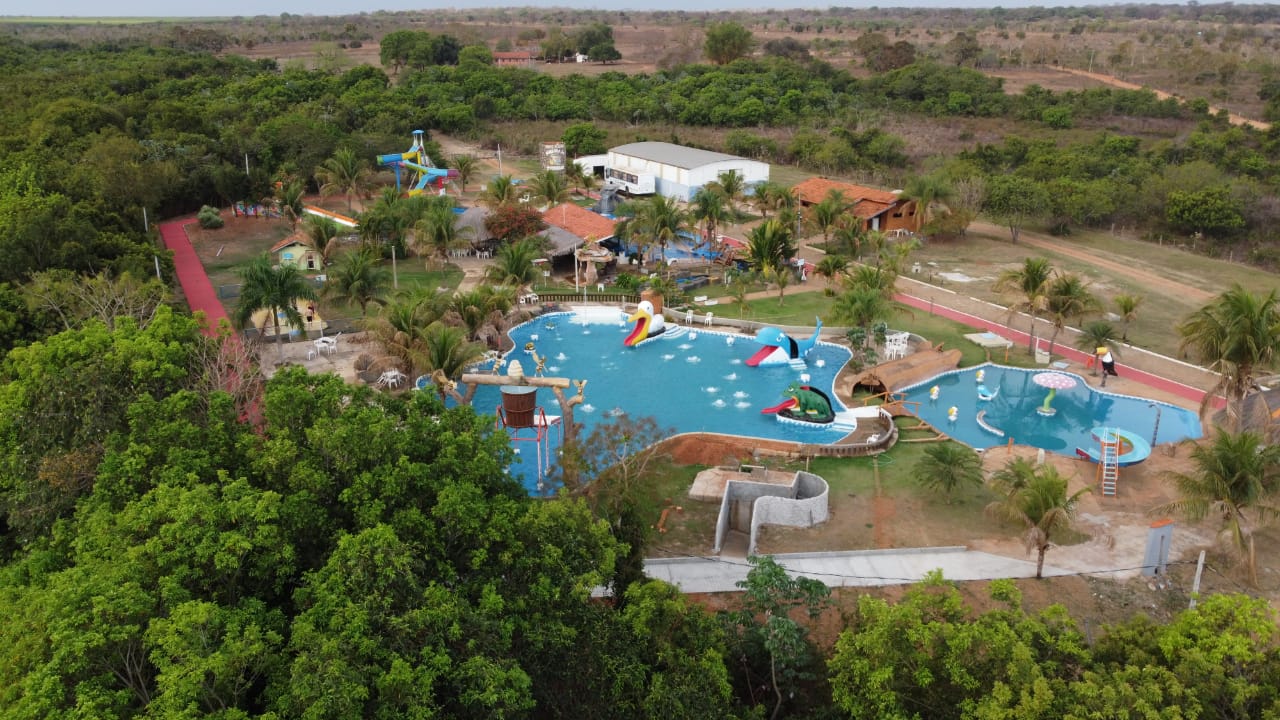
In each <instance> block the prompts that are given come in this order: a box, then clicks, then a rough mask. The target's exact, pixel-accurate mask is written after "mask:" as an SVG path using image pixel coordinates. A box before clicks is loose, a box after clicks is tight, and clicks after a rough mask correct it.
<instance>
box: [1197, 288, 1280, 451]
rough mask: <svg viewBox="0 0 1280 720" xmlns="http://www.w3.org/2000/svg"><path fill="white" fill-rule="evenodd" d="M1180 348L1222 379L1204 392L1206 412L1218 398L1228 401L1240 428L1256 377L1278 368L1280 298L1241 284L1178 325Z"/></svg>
mask: <svg viewBox="0 0 1280 720" xmlns="http://www.w3.org/2000/svg"><path fill="white" fill-rule="evenodd" d="M1178 334H1179V335H1181V336H1182V344H1181V349H1183V350H1187V349H1190V350H1192V351H1193V352H1194V353H1195V354H1196V355H1197V356H1198V357H1199V358H1200V361H1201V362H1204V363H1207V364H1208V367H1209V369H1211V370H1217V371H1218V372H1219V373H1220V374H1221V376H1220V378H1221V379H1220V380H1219V381H1218V382H1217V384H1215V385H1214V386H1213V387H1212V388H1210V389H1209V392H1208V393H1206V394H1205V396H1204V401H1203V402H1202V403H1201V413H1204V412H1205V411H1207V409H1208V407H1209V405H1210V404H1211V402H1212V399H1213V397H1214V395H1216V394H1218V393H1223V394H1225V395H1226V397H1227V419H1228V422H1230V423H1232V427H1239V421H1240V414H1241V411H1242V410H1243V405H1244V398H1245V396H1246V395H1248V394H1249V391H1250V390H1252V389H1254V387H1255V385H1256V383H1255V381H1254V375H1255V373H1256V372H1257V371H1258V370H1260V369H1263V368H1270V367H1274V364H1275V362H1276V359H1277V357H1280V297H1278V296H1277V294H1276V291H1275V290H1272V291H1271V292H1270V293H1268V294H1267V295H1266V296H1258V295H1254V294H1253V293H1250V292H1249V291H1248V290H1245V289H1244V288H1243V287H1242V286H1240V285H1239V284H1236V285H1233V286H1232V287H1231V289H1229V290H1227V291H1226V292H1224V293H1222V294H1221V295H1219V296H1218V297H1217V298H1215V299H1214V300H1212V301H1211V302H1210V303H1209V304H1208V305H1205V306H1204V307H1202V308H1200V309H1199V310H1197V311H1195V312H1194V313H1192V314H1191V315H1190V317H1188V318H1187V319H1186V320H1184V321H1182V323H1181V324H1180V325H1178Z"/></svg>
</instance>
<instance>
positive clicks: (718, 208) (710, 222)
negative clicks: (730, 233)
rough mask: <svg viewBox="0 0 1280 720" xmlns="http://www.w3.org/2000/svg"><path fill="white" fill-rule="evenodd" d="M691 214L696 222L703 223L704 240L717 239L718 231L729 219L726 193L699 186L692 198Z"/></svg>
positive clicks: (711, 240)
mask: <svg viewBox="0 0 1280 720" xmlns="http://www.w3.org/2000/svg"><path fill="white" fill-rule="evenodd" d="M689 216H690V218H691V219H692V220H694V221H695V222H700V223H702V238H703V239H704V240H706V241H707V242H713V241H715V239H716V236H717V233H716V231H717V230H718V229H719V228H720V225H722V224H723V223H725V222H727V221H728V220H729V208H728V207H726V205H725V197H724V195H723V194H722V193H720V192H719V191H718V190H716V189H715V188H713V187H709V186H704V187H700V188H698V191H697V192H695V193H694V194H693V198H692V199H691V207H690V209H689Z"/></svg>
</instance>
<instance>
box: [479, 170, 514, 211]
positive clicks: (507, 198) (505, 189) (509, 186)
mask: <svg viewBox="0 0 1280 720" xmlns="http://www.w3.org/2000/svg"><path fill="white" fill-rule="evenodd" d="M519 199H520V186H519V185H518V184H516V181H515V179H514V178H512V177H511V176H510V175H498V176H497V177H495V178H493V179H492V180H490V181H489V183H488V184H487V185H485V186H484V190H483V191H481V193H480V202H481V203H483V204H484V205H485V207H488V208H497V207H502V206H503V205H514V204H516V202H518V201H519Z"/></svg>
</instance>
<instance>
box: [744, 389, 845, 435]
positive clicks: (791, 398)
mask: <svg viewBox="0 0 1280 720" xmlns="http://www.w3.org/2000/svg"><path fill="white" fill-rule="evenodd" d="M782 395H783V396H784V397H785V398H786V400H783V401H782V402H780V403H778V404H777V405H774V406H772V407H767V408H764V409H763V410H761V411H760V414H762V415H777V416H778V417H779V418H786V419H789V420H798V421H801V422H808V423H817V424H823V425H825V424H827V423H830V422H831V421H832V420H835V417H836V415H835V413H834V412H833V411H832V410H831V398H829V397H827V394H826V393H824V392H822V391H821V390H819V389H817V388H815V387H813V386H811V385H802V384H800V383H798V382H793V383H791V384H790V385H788V386H787V389H786V390H783V391H782Z"/></svg>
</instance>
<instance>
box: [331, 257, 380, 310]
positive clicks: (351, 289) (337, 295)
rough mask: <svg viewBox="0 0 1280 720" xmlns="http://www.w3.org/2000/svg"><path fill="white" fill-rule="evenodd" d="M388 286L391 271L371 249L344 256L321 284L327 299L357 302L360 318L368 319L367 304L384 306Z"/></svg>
mask: <svg viewBox="0 0 1280 720" xmlns="http://www.w3.org/2000/svg"><path fill="white" fill-rule="evenodd" d="M390 286H391V271H390V270H388V269H387V268H386V267H384V266H383V265H382V258H381V257H380V256H379V255H378V254H377V253H376V252H375V251H374V250H372V249H370V248H361V249H360V250H357V251H356V252H349V253H347V254H345V255H343V256H342V257H341V258H340V259H339V260H338V262H337V264H336V265H334V268H333V270H332V271H330V272H329V279H328V281H327V282H325V285H324V295H325V297H326V298H327V299H332V300H339V301H342V302H348V303H351V302H353V303H356V304H357V305H359V306H360V317H361V318H365V317H368V314H369V304H370V303H373V304H374V305H386V304H387V290H388V288H390Z"/></svg>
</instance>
